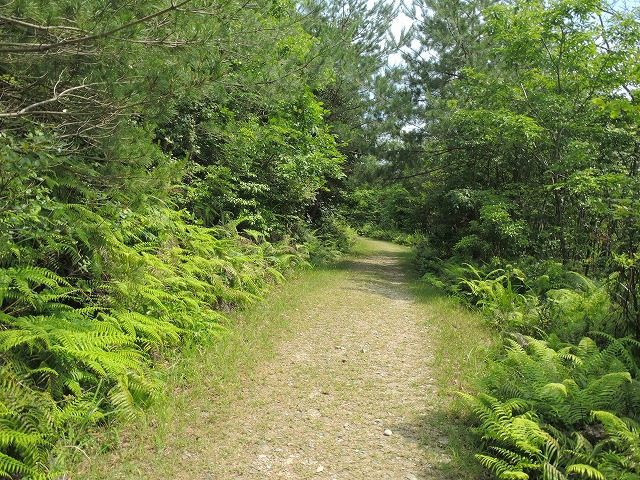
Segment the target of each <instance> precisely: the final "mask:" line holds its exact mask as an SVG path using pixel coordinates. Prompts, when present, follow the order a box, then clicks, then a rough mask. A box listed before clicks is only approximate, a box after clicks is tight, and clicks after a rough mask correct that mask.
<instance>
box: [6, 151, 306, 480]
mask: <svg viewBox="0 0 640 480" xmlns="http://www.w3.org/2000/svg"><path fill="white" fill-rule="evenodd" d="M41 143H42V144H44V146H42V145H41ZM50 151H51V148H49V146H48V145H46V141H45V140H43V139H34V140H32V141H31V142H28V141H25V142H24V143H23V144H21V145H18V144H15V143H11V142H10V141H6V142H5V144H4V145H3V146H2V152H1V155H0V161H2V165H3V168H5V167H6V168H5V171H4V173H5V175H4V177H2V178H3V179H4V180H5V181H4V182H3V183H2V184H1V185H0V225H1V226H2V229H1V230H0V246H1V247H2V248H1V249H0V386H1V388H0V478H25V479H26V478H29V479H40V478H42V479H46V478H52V477H55V475H57V474H59V473H60V472H58V471H55V469H52V468H51V464H52V461H51V460H52V459H51V455H52V452H53V451H55V450H56V449H59V448H60V447H61V444H64V443H65V442H69V441H73V440H70V439H75V438H78V436H79V435H81V432H83V431H86V429H87V428H88V427H89V426H91V425H103V424H106V423H107V422H110V421H111V420H112V419H114V418H119V419H127V418H132V417H134V416H136V415H138V414H139V413H140V411H141V409H142V408H145V407H146V406H148V405H149V404H150V402H152V401H153V399H154V397H155V395H156V392H157V384H156V380H155V379H154V376H153V375H152V374H151V370H152V367H153V364H154V362H155V361H158V360H159V359H161V358H162V356H163V352H164V351H166V349H168V348H172V347H175V346H178V345H181V344H184V342H186V341H197V340H198V338H208V337H211V336H217V335H220V334H221V333H223V331H224V326H223V322H224V318H225V317H224V312H225V311H226V310H228V309H230V308H233V307H235V306H237V305H243V304H247V303H250V302H253V301H254V300H255V299H257V298H259V297H260V296H261V295H262V294H263V293H264V292H265V290H266V289H267V287H268V285H269V284H272V283H276V282H279V281H281V280H282V279H283V273H284V272H286V271H287V270H289V269H291V268H294V267H295V266H298V265H301V264H304V263H305V262H306V258H307V252H306V250H305V249H304V248H303V247H301V246H297V245H295V244H293V243H285V242H281V243H279V244H274V243H270V242H269V241H267V239H266V238H265V237H264V235H262V234H261V233H260V232H255V231H251V230H244V231H242V232H239V231H238V230H237V229H236V225H237V223H233V222H229V223H227V224H226V225H225V226H221V227H216V228H206V227H204V226H201V225H197V224H195V222H193V221H192V220H191V218H190V217H189V215H188V214H187V213H186V212H180V211H176V210H174V209H172V208H170V207H169V206H166V205H165V206H161V205H159V204H158V202H155V203H152V204H151V205H150V206H148V207H139V208H136V209H135V210H130V209H128V208H126V206H124V205H123V204H115V203H110V202H108V201H105V202H102V204H100V203H93V204H91V203H88V202H86V201H85V202H84V203H82V204H81V203H79V202H70V201H69V199H70V198H71V196H72V195H71V194H70V193H69V192H68V189H67V188H66V187H64V188H63V187H61V184H63V183H64V179H63V177H62V173H60V171H59V169H60V168H61V165H63V166H64V162H65V159H64V158H62V159H61V158H57V157H55V156H52V155H51V154H50ZM34 163H37V164H38V166H39V170H40V171H39V172H38V173H37V174H36V172H35V171H34V170H32V169H31V168H30V166H29V165H31V164H34ZM60 189H62V190H63V191H66V192H67V195H66V199H65V201H62V200H61V199H60V196H61V195H60V191H59V190H60ZM75 195H76V196H78V197H81V195H79V194H78V192H75ZM85 200H87V198H85ZM62 446H71V447H72V446H73V445H62Z"/></svg>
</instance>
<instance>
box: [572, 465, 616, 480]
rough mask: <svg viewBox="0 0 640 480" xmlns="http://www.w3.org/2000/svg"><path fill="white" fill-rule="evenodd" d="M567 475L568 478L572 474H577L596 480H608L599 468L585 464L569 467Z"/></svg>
mask: <svg viewBox="0 0 640 480" xmlns="http://www.w3.org/2000/svg"><path fill="white" fill-rule="evenodd" d="M565 473H566V474H567V477H568V476H570V475H571V474H572V473H575V474H577V475H580V476H582V477H587V478H593V479H595V480H607V479H606V478H605V476H604V475H603V474H602V473H601V472H600V471H599V470H598V469H597V468H594V467H592V466H591V465H585V464H583V463H574V464H573V465H569V466H568V467H567V470H566V471H565Z"/></svg>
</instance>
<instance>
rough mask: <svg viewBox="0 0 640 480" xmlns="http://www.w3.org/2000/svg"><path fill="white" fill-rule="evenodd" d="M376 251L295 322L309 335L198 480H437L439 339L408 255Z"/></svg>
mask: <svg viewBox="0 0 640 480" xmlns="http://www.w3.org/2000/svg"><path fill="white" fill-rule="evenodd" d="M375 245H376V248H377V251H376V252H375V254H374V255H369V256H367V257H363V258H359V259H357V260H353V261H351V262H350V268H349V273H348V274H347V275H345V276H344V278H343V279H342V281H341V282H339V283H337V284H336V285H332V286H331V290H330V291H326V290H325V291H319V292H317V295H316V296H314V298H312V299H309V302H308V306H306V308H305V309H304V311H303V310H302V309H299V310H298V312H295V316H296V317H297V318H298V319H299V320H298V321H297V322H295V323H297V324H299V325H300V327H301V328H300V329H299V330H298V332H297V333H296V334H295V336H294V337H293V338H292V339H291V341H288V342H286V343H285V344H283V345H282V346H281V347H280V348H279V349H278V353H277V355H276V357H275V359H274V360H273V361H272V362H270V363H269V364H268V365H264V367H263V368H261V369H260V371H259V372H257V374H256V375H255V377H254V378H253V379H252V381H251V383H249V384H247V385H246V386H245V387H244V388H243V389H242V397H241V398H240V399H238V402H237V407H236V408H235V410H234V414H233V416H232V417H230V418H228V419H227V421H226V422H225V424H223V425H217V426H216V430H215V432H212V433H213V434H214V435H213V437H211V438H206V437H205V438H201V439H200V444H201V446H202V447H204V448H203V449H202V450H201V451H199V452H198V457H200V460H199V461H198V462H197V463H201V462H202V463H203V464H202V468H198V469H196V470H195V471H194V469H193V468H192V467H193V465H190V467H191V468H189V467H187V468H186V469H188V470H190V472H189V475H188V476H189V477H190V478H194V475H195V478H202V479H216V480H218V479H231V478H285V479H286V478H288V479H305V478H310V477H312V476H316V475H317V476H318V477H319V478H331V479H334V478H335V479H342V478H359V479H365V478H366V479H374V478H375V479H386V478H388V479H412V478H432V477H427V476H425V474H426V473H427V471H428V465H426V463H425V460H424V453H423V449H422V447H421V446H420V444H419V440H420V437H421V436H422V434H423V432H422V431H421V421H420V417H421V415H423V414H424V409H425V406H426V404H427V403H428V402H427V398H426V397H427V396H428V395H429V394H430V392H431V391H432V388H431V387H430V386H429V382H430V375H429V360H430V356H429V350H430V349H429V335H428V333H429V332H428V329H427V327H426V326H425V319H424V317H423V316H422V314H421V313H422V312H421V310H420V308H419V307H418V306H417V305H416V304H415V302H414V301H413V299H412V297H411V295H410V292H409V291H408V287H407V285H406V278H405V275H404V272H402V270H401V267H400V265H399V263H398V262H399V259H398V254H399V253H400V251H402V249H401V248H400V247H393V246H392V245H389V244H385V243H376V244H375ZM385 432H386V434H385ZM207 446H209V447H207ZM186 457H187V458H185V460H188V459H189V456H188V455H186ZM203 459H206V460H205V461H204V462H203V461H202V460H203ZM186 463H190V462H186ZM185 467H186V466H185ZM198 472H199V473H198ZM204 472H206V473H204Z"/></svg>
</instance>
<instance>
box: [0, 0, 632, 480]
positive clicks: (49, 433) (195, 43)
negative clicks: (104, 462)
mask: <svg viewBox="0 0 640 480" xmlns="http://www.w3.org/2000/svg"><path fill="white" fill-rule="evenodd" d="M403 8H404V10H403V11H404V14H405V15H407V17H408V18H411V19H413V28H412V29H411V30H409V31H406V32H404V33H403V34H402V35H400V36H399V38H393V37H392V36H390V32H389V26H390V25H391V24H392V22H393V18H394V17H395V16H396V15H397V13H398V9H397V7H394V6H392V5H387V4H386V3H385V2H377V3H373V4H370V3H369V2H366V1H361V0H349V1H347V2H335V3H334V2H321V1H315V0H309V1H304V2H294V1H290V0H253V1H236V0H225V1H221V2H210V1H205V0H182V1H178V2H173V3H169V2H164V1H160V0H153V1H137V0H130V1H128V2H112V1H106V0H105V1H103V0H87V1H83V2H78V1H62V0H61V1H55V2H51V1H25V0H16V1H14V2H11V3H8V4H6V5H4V6H2V7H1V9H0V25H1V33H2V36H1V37H0V55H1V58H2V62H1V64H0V122H1V125H2V129H1V132H0V167H1V168H0V225H1V229H0V244H1V245H0V305H1V310H0V384H1V385H2V389H1V390H0V425H1V428H2V429H1V430H0V477H5V478H51V477H54V476H55V475H56V474H58V473H59V472H57V470H56V469H57V468H58V467H57V466H56V462H55V459H56V453H55V452H56V451H57V450H56V449H57V448H59V446H60V445H69V444H74V442H78V441H80V440H78V439H79V438H81V435H80V434H79V433H78V432H83V431H86V429H87V428H88V427H90V426H93V425H109V423H110V422H113V421H118V419H122V418H127V417H128V416H134V415H136V414H137V412H138V411H139V409H140V408H144V406H145V405H148V404H149V403H150V402H152V401H153V397H154V392H155V391H156V389H157V385H156V384H155V382H154V375H153V366H154V363H157V362H160V361H161V360H162V358H163V356H164V355H165V353H166V351H167V350H168V349H172V348H179V346H180V345H183V344H184V343H185V342H197V341H202V340H203V339H208V338H211V337H215V336H217V335H223V334H224V329H225V324H226V322H227V320H226V318H225V315H224V313H225V311H227V310H228V309H230V308H235V307H237V306H241V305H245V304H248V303H250V302H252V300H254V299H255V298H258V297H259V296H260V295H261V294H262V293H263V292H264V291H265V289H266V288H267V286H268V285H269V284H270V283H273V282H277V281H281V280H282V279H283V278H284V277H283V274H284V273H286V271H287V270H289V269H291V268H295V267H296V266H297V265H301V264H306V263H307V262H308V261H309V260H312V261H319V260H322V259H327V258H330V257H331V256H332V254H333V252H335V251H340V250H345V249H347V248H348V245H349V236H350V231H351V230H350V228H355V229H357V230H358V231H359V232H360V233H363V234H366V235H371V236H377V237H381V238H388V239H393V240H395V241H399V242H405V243H410V244H412V245H414V247H415V249H416V266H417V268H418V269H420V271H421V273H422V274H424V276H425V281H429V282H431V283H433V284H435V285H437V286H438V287H440V288H443V289H445V290H446V291H448V292H450V293H452V294H454V295H457V296H458V297H459V298H460V299H461V300H463V301H465V302H468V303H469V304H470V305H472V306H475V307H477V308H479V309H480V310H481V311H482V312H484V313H485V314H486V315H487V318H488V319H489V321H490V322H492V323H493V324H494V325H495V327H496V331H497V332H500V334H502V335H504V337H505V344H504V347H503V348H502V349H501V350H500V351H499V352H496V353H495V358H494V361H492V362H489V364H488V365H487V373H486V378H485V381H484V383H483V384H482V385H480V386H479V387H478V390H477V393H476V394H475V395H473V396H468V401H469V402H471V404H472V405H473V406H474V411H475V414H476V415H475V418H474V419H469V421H470V422H473V423H474V425H475V426H476V430H477V432H478V433H479V438H480V440H479V443H478V448H479V449H481V450H482V452H481V453H479V454H478V459H479V460H480V462H481V463H482V464H484V465H485V466H486V467H487V468H488V469H489V470H491V471H492V472H493V473H494V474H495V476H496V477H498V478H544V479H559V478H606V479H618V478H620V479H622V478H624V479H628V478H639V477H640V470H639V468H640V467H638V465H640V440H639V439H638V431H639V430H638V419H639V414H640V387H639V385H638V380H637V379H638V368H639V365H638V359H639V358H640V350H639V348H640V343H639V342H638V335H639V333H640V287H639V282H640V272H639V271H638V270H639V265H640V264H639V262H640V259H639V256H638V255H639V254H638V246H639V245H640V238H639V237H640V182H639V177H638V173H639V171H638V170H639V161H640V159H639V155H640V148H639V143H640V141H639V138H638V124H639V121H640V107H638V99H637V91H638V86H639V84H640V51H639V48H638V42H639V39H640V22H639V15H640V11H639V10H638V7H637V6H635V5H624V4H621V3H615V4H608V3H605V2H602V1H595V0H555V1H549V2H541V1H533V0H511V1H506V2H494V1H491V0H466V1H461V0H415V1H414V2H413V3H412V4H408V5H405V6H404V7H403ZM398 52H401V55H402V58H403V62H402V63H398V64H396V65H395V66H389V64H388V62H387V59H388V56H389V55H390V54H392V53H396V54H397V53H398Z"/></svg>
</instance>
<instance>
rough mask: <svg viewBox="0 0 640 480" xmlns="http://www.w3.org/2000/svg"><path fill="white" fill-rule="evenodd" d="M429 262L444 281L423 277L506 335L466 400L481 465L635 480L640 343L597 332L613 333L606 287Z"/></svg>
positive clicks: (540, 268) (555, 267)
mask: <svg viewBox="0 0 640 480" xmlns="http://www.w3.org/2000/svg"><path fill="white" fill-rule="evenodd" d="M432 262H433V263H432V267H434V266H435V267H436V268H438V267H439V268H441V270H440V272H439V273H440V275H439V276H437V277H436V276H435V275H433V274H427V275H426V279H427V280H429V281H430V282H432V283H435V284H437V285H439V286H440V287H445V288H448V289H449V290H450V291H451V292H453V293H455V294H456V295H458V296H459V297H460V298H462V299H464V301H466V302H468V303H469V304H470V305H473V306H476V307H478V308H479V309H480V310H481V311H482V312H483V314H484V315H485V316H486V318H487V319H489V321H490V322H491V323H492V324H493V325H494V326H495V327H496V328H497V329H499V331H500V332H502V334H503V335H505V337H506V340H505V346H504V349H503V350H502V351H500V352H497V353H496V356H495V357H494V358H493V359H492V360H490V361H489V363H488V364H487V372H486V374H485V375H484V378H483V380H482V384H481V385H480V386H479V393H478V394H477V395H475V396H473V395H469V394H464V397H465V398H466V399H467V401H468V402H469V403H470V405H471V406H472V410H473V412H474V417H475V418H476V420H477V421H479V424H478V425H477V427H476V432H477V433H478V436H479V437H480V438H481V442H482V449H483V452H482V453H480V454H478V455H477V456H476V457H477V458H478V460H479V461H480V462H481V463H482V464H483V465H484V466H485V467H487V468H488V469H490V470H491V471H492V472H493V473H494V474H495V475H496V478H502V479H544V480H560V479H570V478H584V479H606V480H617V479H633V478H640V467H639V465H640V456H639V452H640V448H639V447H640V436H639V435H640V425H639V424H638V422H639V421H640V382H639V381H638V373H639V372H640V363H639V361H638V358H639V356H638V352H639V351H640V342H638V341H637V339H635V338H633V337H629V336H628V337H624V338H616V337H615V336H613V335H611V334H607V333H598V332H602V331H611V332H615V325H616V322H615V319H616V310H615V302H613V301H612V300H611V299H610V295H609V294H608V292H607V289H606V287H603V286H600V285H598V284H597V283H596V282H594V281H592V280H590V279H588V278H587V277H585V276H584V275H580V274H578V273H576V272H571V271H568V270H566V269H564V268H562V267H561V266H560V265H559V264H556V263H554V262H547V263H546V264H540V263H538V264H537V265H535V268H534V269H533V271H532V268H531V267H530V266H529V265H527V264H526V263H523V268H522V269H521V268H517V267H516V266H514V265H512V264H509V265H500V264H499V261H498V260H497V259H496V260H494V261H493V263H492V265H489V266H485V267H477V266H474V265H471V264H465V265H462V266H460V265H456V264H455V263H454V262H438V261H432ZM527 270H528V271H527ZM535 337H538V338H535ZM540 337H542V338H545V340H541V339H540Z"/></svg>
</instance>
